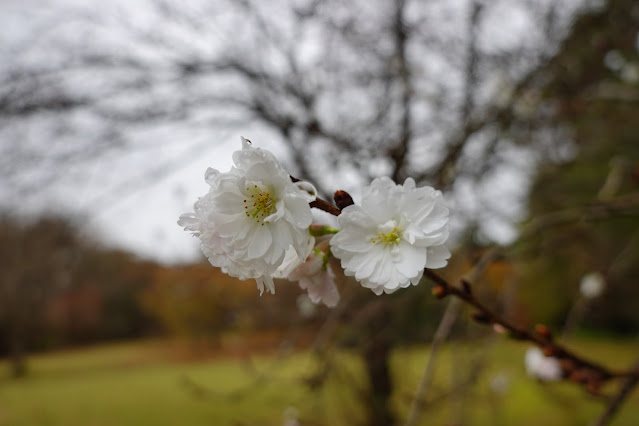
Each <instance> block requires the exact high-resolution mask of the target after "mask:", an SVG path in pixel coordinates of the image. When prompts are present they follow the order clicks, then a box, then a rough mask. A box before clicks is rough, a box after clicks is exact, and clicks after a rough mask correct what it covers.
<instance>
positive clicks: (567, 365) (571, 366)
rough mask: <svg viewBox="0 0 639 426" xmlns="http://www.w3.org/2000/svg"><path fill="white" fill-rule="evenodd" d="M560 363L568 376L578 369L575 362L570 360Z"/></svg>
mask: <svg viewBox="0 0 639 426" xmlns="http://www.w3.org/2000/svg"><path fill="white" fill-rule="evenodd" d="M559 363H560V365H561V369H562V370H563V371H565V372H566V374H567V375H570V373H572V372H573V371H574V370H575V368H576V367H577V365H576V364H575V362H574V361H573V360H571V359H568V358H564V359H562V360H560V361H559Z"/></svg>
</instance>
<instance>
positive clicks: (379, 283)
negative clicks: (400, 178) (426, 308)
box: [331, 178, 450, 295]
mask: <svg viewBox="0 0 639 426" xmlns="http://www.w3.org/2000/svg"><path fill="white" fill-rule="evenodd" d="M338 223H339V225H340V228H341V230H340V232H339V233H337V234H336V235H335V236H333V238H332V239H331V252H332V254H333V255H334V256H335V257H337V258H339V259H340V260H341V264H342V267H343V268H344V273H345V274H346V275H348V276H354V277H355V279H357V280H358V281H359V282H360V283H361V284H362V285H363V286H364V287H367V288H370V289H371V290H372V291H373V292H374V293H375V294H378V295H379V294H382V293H383V292H385V293H392V292H394V291H396V290H397V289H398V288H402V287H408V286H410V285H411V284H413V285H416V284H417V283H418V282H419V280H420V279H421V277H422V275H423V271H424V268H431V269H432V268H441V267H444V266H446V263H447V259H448V258H449V257H450V252H449V251H448V249H447V248H446V246H445V245H444V243H445V242H446V239H447V238H448V209H447V208H446V207H445V206H444V203H443V199H442V194H441V192H439V191H436V190H435V189H433V188H430V187H423V188H417V187H416V186H415V181H414V180H413V179H410V178H409V179H406V181H405V182H404V185H396V184H395V183H394V182H393V181H392V180H390V179H389V178H378V179H375V180H374V181H373V182H372V183H371V184H370V185H369V186H368V187H367V188H365V189H364V191H363V194H362V202H361V205H351V206H348V207H346V208H345V209H344V210H342V213H341V215H340V216H339V217H338Z"/></svg>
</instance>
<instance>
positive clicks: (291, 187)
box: [178, 138, 316, 294]
mask: <svg viewBox="0 0 639 426" xmlns="http://www.w3.org/2000/svg"><path fill="white" fill-rule="evenodd" d="M233 162H234V163H235V166H234V167H232V168H231V170H230V171H229V172H227V173H221V172H219V171H218V170H215V169H211V168H209V169H208V170H207V172H206V175H205V180H206V182H207V183H208V184H209V185H210V189H209V192H208V193H207V194H206V195H204V196H203V197H202V198H200V199H199V200H198V201H197V202H196V203H195V206H194V213H186V214H183V215H181V216H180V220H179V221H178V224H179V225H180V226H183V227H184V229H185V230H187V231H191V232H192V233H193V234H194V235H195V236H197V237H198V238H199V239H200V240H201V243H202V244H201V247H202V252H203V253H204V255H205V256H206V257H207V258H208V259H209V261H210V262H211V264H212V265H213V266H217V267H220V268H221V269H222V271H223V272H225V273H227V274H229V275H231V276H234V277H237V278H240V279H242V280H246V279H251V278H254V279H255V280H256V281H257V285H258V288H259V289H260V294H261V293H262V292H263V291H264V288H267V289H268V290H269V291H270V292H271V293H274V292H275V287H274V284H273V274H275V272H276V271H277V269H278V268H279V267H280V266H281V265H282V263H283V261H284V257H285V254H286V252H287V251H288V250H289V249H291V250H293V251H294V252H295V254H296V255H297V256H298V257H299V258H300V259H305V258H306V256H307V255H308V247H309V233H308V227H309V226H310V224H311V221H312V214H311V208H310V206H309V203H310V202H311V201H313V200H315V193H316V191H315V188H314V187H313V186H312V185H311V184H309V183H306V182H295V183H294V182H292V181H291V179H290V176H289V174H288V173H286V171H285V170H284V169H283V168H282V166H281V165H280V163H279V162H278V161H277V160H276V158H275V157H274V156H273V154H271V153H270V152H269V151H266V150H264V149H260V148H254V147H253V146H251V143H250V142H249V141H248V140H247V139H244V138H242V149H241V150H240V151H235V152H234V153H233ZM311 247H312V245H311Z"/></svg>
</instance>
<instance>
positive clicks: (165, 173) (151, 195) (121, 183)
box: [0, 0, 577, 262]
mask: <svg viewBox="0 0 639 426" xmlns="http://www.w3.org/2000/svg"><path fill="white" fill-rule="evenodd" d="M539 1H542V0H539ZM576 2H577V0H575V1H571V2H566V5H568V3H573V4H574V3H576ZM457 3H459V5H463V4H465V3H467V2H466V1H464V0H459V1H458V2H457ZM101 4H102V5H103V6H100V7H104V8H105V10H111V11H112V10H116V9H117V8H115V6H117V5H118V4H119V5H120V6H122V5H126V7H125V8H124V9H122V8H121V9H119V10H120V12H119V13H121V12H122V11H125V12H126V13H125V14H126V18H127V19H128V20H130V21H132V22H135V24H136V25H140V26H142V27H144V26H148V27H151V28H152V27H153V26H154V25H156V24H155V23H154V21H153V19H154V18H153V14H149V13H148V10H147V8H146V6H145V5H147V4H148V2H146V1H141V0H140V1H137V2H123V1H121V2H118V1H115V0H112V1H110V2H104V3H101ZM442 4H444V3H442ZM494 4H495V5H497V6H495V7H494V8H492V9H491V10H490V13H489V14H488V17H487V19H492V20H494V21H495V25H487V28H492V30H490V31H488V32H486V33H485V34H484V38H483V39H482V43H484V44H486V43H487V44H490V45H491V46H492V47H493V48H494V50H495V51H496V52H497V51H499V50H500V49H504V48H506V47H507V45H508V43H509V42H510V43H512V40H514V39H526V38H528V37H529V36H531V34H532V29H533V28H534V23H531V22H530V20H527V18H526V16H525V14H523V13H522V10H521V9H518V8H516V7H515V8H511V7H509V5H510V4H512V3H509V2H508V1H501V2H495V3H494ZM2 8H3V11H2V12H3V13H1V14H0V25H2V26H3V31H2V33H1V34H0V55H1V58H3V60H2V61H0V73H2V72H8V71H10V70H11V67H12V65H13V64H14V63H22V64H24V63H30V62H33V63H36V64H40V63H47V64H55V63H56V61H68V60H69V58H73V49H75V48H78V46H83V45H86V44H87V43H88V44H91V43H96V44H97V45H98V46H100V44H99V43H102V42H104V40H102V41H99V40H95V41H94V40H93V39H91V38H90V37H91V36H89V35H88V34H94V33H93V31H94V30H95V29H94V28H93V27H100V26H106V27H108V25H106V23H113V22H115V23H116V24H119V22H118V18H117V14H116V15H114V16H115V17H112V18H108V19H105V20H104V21H102V22H100V23H98V24H96V23H95V22H94V17H95V16H99V15H100V14H101V13H102V12H101V11H100V9H98V8H97V6H96V7H94V6H86V2H83V1H80V0H77V1H74V0H48V1H41V0H30V1H19V0H4V1H3V5H2ZM114 8H115V9H114ZM566 9H568V7H567V6H566V8H564V9H563V10H562V11H563V12H565V10H566ZM452 10H454V8H453V9H452ZM563 12H562V13H563ZM109 13H110V12H109ZM85 15H86V16H88V17H89V19H86V17H85ZM497 24H499V25H497ZM92 26H93V27H92ZM116 28H117V25H116ZM162 28H163V29H164V27H162ZM518 28H520V29H521V31H518V30H517V29H518ZM169 30H171V29H170V28H169V29H166V31H169ZM219 30H220V28H215V25H211V26H210V28H209V27H207V28H206V31H207V32H209V31H210V34H207V37H208V38H207V42H208V43H209V44H203V43H202V40H201V39H199V38H197V37H193V35H192V34H191V35H189V34H186V35H184V34H179V35H174V36H175V37H176V38H178V39H180V41H181V42H183V43H185V45H186V46H192V48H193V49H194V52H195V51H196V50H197V49H200V50H201V49H213V50H214V49H215V47H214V46H213V47H212V45H211V44H210V40H216V37H218V35H217V34H218V32H219ZM95 31H98V33H99V34H107V36H105V37H106V38H107V39H109V38H111V39H117V38H118V37H126V35H125V34H124V33H122V34H121V33H118V31H117V30H113V29H108V31H102V32H100V31H99V30H95ZM522 33H526V34H528V36H526V37H523V36H522ZM189 37H190V38H189ZM60 40H64V43H68V44H62V43H63V42H61V41H60ZM69 40H70V42H68V41H69ZM217 40H218V41H219V42H220V43H228V40H222V39H217ZM509 40H510V41H509ZM104 43H105V46H109V45H110V44H109V43H106V42H104ZM213 44H214V43H213ZM114 45H116V46H117V45H118V44H117V43H116V44H114ZM129 45H131V46H130V47H129ZM123 46H127V49H129V48H130V49H131V51H132V52H135V53H136V54H138V55H142V56H145V57H146V58H147V59H148V60H149V61H151V63H152V61H154V60H157V58H154V57H153V55H155V54H157V52H155V51H151V50H149V51H148V52H147V51H146V50H144V49H142V48H138V50H135V46H133V44H131V43H128V40H126V39H125V40H124V44H123ZM149 52H151V53H149ZM157 72H158V73H161V72H162V69H160V68H158V71H157ZM100 77H101V76H99V75H96V76H95V78H89V79H87V78H86V75H84V76H82V78H78V79H76V80H72V83H73V84H74V85H78V87H83V86H85V87H87V88H91V90H100V87H101V86H100V84H101V81H100ZM72 123H73V125H76V126H78V127H79V128H82V127H86V130H87V133H86V134H89V135H90V134H91V133H92V130H91V129H92V127H91V126H92V125H97V124H96V123H93V122H91V120H90V119H87V118H86V117H83V116H81V115H79V116H78V117H72ZM1 125H2V123H0V126H1ZM57 125H58V123H57V121H56V118H55V117H53V118H51V119H50V120H49V121H47V117H44V118H42V119H41V120H40V121H37V122H32V121H29V122H26V123H17V122H9V123H5V125H4V126H5V127H4V128H1V127H0V144H1V145H2V148H3V149H5V150H9V149H16V147H17V148H18V149H19V148H20V146H22V147H26V146H30V145H33V146H36V147H37V148H36V149H38V150H40V151H41V152H45V153H46V152H47V150H49V149H50V150H51V151H53V150H57V151H56V152H59V151H60V150H62V151H64V149H65V147H67V146H71V145H74V146H76V145H78V144H80V145H81V144H82V143H83V141H82V140H77V139H68V138H66V136H64V137H63V136H59V137H58V136H56V137H52V133H54V135H55V132H56V129H57V127H56V126H57ZM101 130H104V129H101ZM107 130H108V129H107ZM80 134H82V133H80ZM240 136H244V137H247V138H249V139H251V140H252V141H253V142H254V143H255V144H256V145H257V146H260V147H263V148H267V149H269V150H272V151H273V152H274V153H275V154H276V155H277V156H278V157H279V158H281V160H282V161H283V163H284V164H285V165H289V166H290V167H289V169H290V168H291V167H294V166H293V165H292V164H291V162H290V160H291V159H290V158H289V157H288V156H287V151H286V149H285V147H284V146H283V145H282V144H281V143H279V142H278V138H277V137H276V135H274V134H273V133H271V132H270V131H269V130H267V129H266V128H264V127H263V126H258V125H255V124H253V123H246V125H242V126H235V127H234V128H229V129H227V130H212V129H211V127H207V126H200V125H199V123H194V124H192V125H191V124H189V122H186V123H182V124H181V125H179V126H176V125H169V124H167V125H161V124H160V125H156V126H153V127H143V128H140V129H134V130H133V131H132V132H129V133H128V134H127V138H128V141H129V142H128V143H127V145H126V146H123V147H122V148H121V149H113V150H110V151H108V152H107V153H106V154H105V155H99V156H97V157H95V158H90V159H89V160H87V161H83V162H79V163H69V164H63V165H62V166H60V165H59V164H58V165H56V167H57V169H56V170H55V176H54V177H55V179H53V177H51V176H49V177H48V178H42V177H41V176H42V175H41V174H38V170H42V169H43V168H45V167H51V166H50V165H48V166H47V164H46V156H43V160H41V162H42V164H36V165H35V167H33V166H31V167H30V168H27V167H26V166H25V167H21V165H18V166H17V167H15V165H13V166H14V168H16V171H15V173H16V174H18V175H20V176H19V177H20V179H19V180H20V181H22V182H29V183H33V182H35V184H36V187H37V188H38V190H37V191H35V190H34V191H33V193H27V192H26V191H24V192H22V193H18V192H19V191H16V190H15V188H11V187H9V188H7V187H5V188H3V189H1V190H0V203H1V204H2V205H3V206H4V207H5V209H6V208H9V209H10V210H12V211H14V212H20V213H23V214H27V213H29V214H31V213H33V212H40V211H42V210H49V211H54V212H64V213H67V214H69V213H70V214H72V215H74V217H76V218H77V220H78V221H79V223H81V224H82V225H83V228H84V229H85V230H86V232H88V233H89V234H90V235H91V236H94V237H96V238H97V239H100V240H102V241H104V242H106V243H107V244H109V245H112V246H115V247H121V248H125V249H128V250H132V251H134V252H135V253H137V254H139V255H140V256H142V257H146V258H152V259H156V260H160V261H164V262H186V261H192V260H195V259H198V258H199V257H200V256H201V254H200V252H199V248H198V242H197V240H196V239H195V238H193V237H191V236H190V235H189V234H188V233H186V232H184V231H183V230H182V229H181V228H180V227H179V226H178V225H177V223H176V222H177V219H178V217H179V215H180V214H181V213H184V212H188V211H191V210H192V205H193V203H194V202H195V200H196V199H197V197H198V196H201V195H203V194H204V193H205V192H206V191H207V185H206V184H205V183H204V172H205V170H206V169H207V167H213V168H217V169H219V170H221V171H227V170H228V169H229V168H230V167H231V154H232V152H233V151H234V150H236V149H239V148H240ZM3 152H6V151H3ZM504 155H508V153H504ZM517 156H518V154H517V153H514V154H513V162H512V168H511V170H503V171H502V172H500V173H497V174H495V176H494V177H493V178H492V180H491V182H490V183H488V184H487V185H485V188H484V190H485V191H486V192H487V194H489V196H491V197H494V198H495V199H517V198H519V199H521V194H522V191H523V188H524V187H525V185H526V173H527V170H528V169H530V168H531V167H532V163H531V162H530V161H528V160H527V159H526V158H525V157H523V156H521V155H519V157H517ZM515 157H517V158H515ZM334 178H335V181H336V182H340V183H344V186H342V187H341V188H335V189H347V190H351V191H353V192H354V195H357V194H356V193H357V190H356V189H354V188H352V184H353V183H352V181H351V180H349V178H348V176H338V177H335V176H334ZM349 185H351V186H349ZM32 187H33V186H32ZM461 191H463V188H462V189H461ZM473 191H475V189H473V188H471V187H470V186H469V187H468V194H467V195H468V196H467V197H465V198H466V199H467V200H469V201H468V205H466V206H465V208H466V214H469V212H470V213H471V214H472V212H473V209H474V208H481V207H480V206H473V202H474V201H473V200H474V199H475V198H474V193H473ZM509 197H510V198H509ZM521 214H522V212H521V208H520V207H518V206H517V204H516V203H512V202H510V203H506V204H505V205H504V216H507V217H510V218H513V217H515V218H516V217H518V216H521ZM485 228H486V232H488V233H490V234H491V235H492V236H493V237H494V238H495V239H497V240H501V241H502V242H504V241H508V240H509V239H512V237H513V236H514V234H513V228H512V226H509V225H507V224H506V223H505V222H503V221H501V220H500V218H495V220H492V222H491V221H490V220H488V221H487V222H486V223H485Z"/></svg>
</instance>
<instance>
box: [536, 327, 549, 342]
mask: <svg viewBox="0 0 639 426" xmlns="http://www.w3.org/2000/svg"><path fill="white" fill-rule="evenodd" d="M535 331H536V332H537V334H539V335H540V336H541V337H543V338H544V339H546V340H552V333H551V332H550V329H549V328H548V327H547V326H546V325H544V324H537V325H536V326H535Z"/></svg>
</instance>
